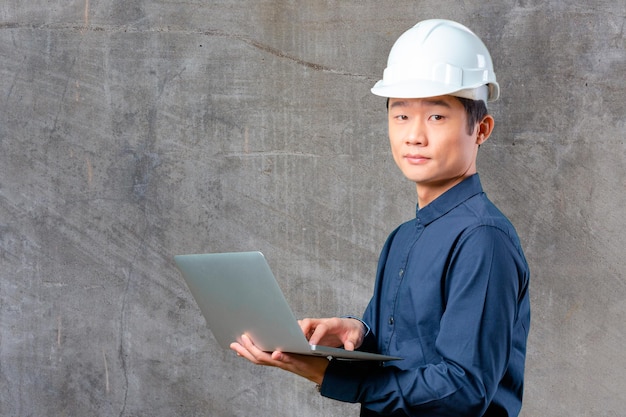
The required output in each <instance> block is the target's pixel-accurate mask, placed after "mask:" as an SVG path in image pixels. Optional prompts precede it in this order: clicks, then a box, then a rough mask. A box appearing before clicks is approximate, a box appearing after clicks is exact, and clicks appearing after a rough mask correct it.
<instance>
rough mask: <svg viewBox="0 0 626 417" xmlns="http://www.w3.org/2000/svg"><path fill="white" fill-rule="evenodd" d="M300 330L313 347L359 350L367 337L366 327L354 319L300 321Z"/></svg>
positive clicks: (336, 318) (334, 318)
mask: <svg viewBox="0 0 626 417" xmlns="http://www.w3.org/2000/svg"><path fill="white" fill-rule="evenodd" d="M298 323H299V324H300V328H301V329H302V332H303V333H304V335H305V336H306V338H307V340H308V341H309V343H310V344H311V345H322V346H331V347H341V346H343V347H344V349H346V350H354V349H358V348H359V346H361V344H362V343H363V338H364V337H365V326H364V325H363V323H362V322H361V321H359V320H357V319H353V318H339V317H333V318H325V319H308V318H307V319H302V320H299V321H298Z"/></svg>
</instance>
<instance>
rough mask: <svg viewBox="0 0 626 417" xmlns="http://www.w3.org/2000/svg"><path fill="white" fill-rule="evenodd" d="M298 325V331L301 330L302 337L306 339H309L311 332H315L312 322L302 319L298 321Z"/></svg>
mask: <svg viewBox="0 0 626 417" xmlns="http://www.w3.org/2000/svg"><path fill="white" fill-rule="evenodd" d="M298 324H299V325H300V329H301V330H302V333H304V336H306V338H307V339H309V338H310V337H311V335H312V334H313V331H314V330H315V322H314V320H312V319H302V320H298Z"/></svg>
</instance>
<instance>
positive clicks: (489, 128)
mask: <svg viewBox="0 0 626 417" xmlns="http://www.w3.org/2000/svg"><path fill="white" fill-rule="evenodd" d="M494 124H495V121H494V120H493V117H492V116H491V115H490V114H488V115H486V116H485V117H484V118H483V120H481V121H480V122H479V123H478V128H477V129H476V144H477V145H479V146H480V145H482V144H483V142H485V141H486V140H487V139H489V136H491V132H493V126H494Z"/></svg>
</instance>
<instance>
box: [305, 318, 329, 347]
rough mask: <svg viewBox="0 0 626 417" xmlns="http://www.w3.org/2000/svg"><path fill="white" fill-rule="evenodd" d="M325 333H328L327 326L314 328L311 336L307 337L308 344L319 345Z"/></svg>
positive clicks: (321, 324)
mask: <svg viewBox="0 0 626 417" xmlns="http://www.w3.org/2000/svg"><path fill="white" fill-rule="evenodd" d="M327 332H328V326H326V325H325V324H323V323H320V324H318V325H317V327H315V329H314V330H313V332H312V333H311V336H310V337H309V343H310V344H312V345H317V344H319V343H320V341H321V340H322V338H323V337H324V336H325V335H326V333H327Z"/></svg>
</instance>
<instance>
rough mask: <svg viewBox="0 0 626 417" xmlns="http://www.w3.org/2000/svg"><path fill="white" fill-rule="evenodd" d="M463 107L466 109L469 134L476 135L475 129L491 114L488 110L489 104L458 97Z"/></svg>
mask: <svg viewBox="0 0 626 417" xmlns="http://www.w3.org/2000/svg"><path fill="white" fill-rule="evenodd" d="M457 98H458V99H459V101H460V102H461V104H463V107H465V113H466V114H467V133H468V134H470V135H471V134H472V133H474V127H475V126H476V123H479V122H481V121H482V120H483V119H484V118H485V116H487V115H488V114H489V111H488V110H487V104H485V102H484V101H482V100H472V99H471V98H464V97H457Z"/></svg>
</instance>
